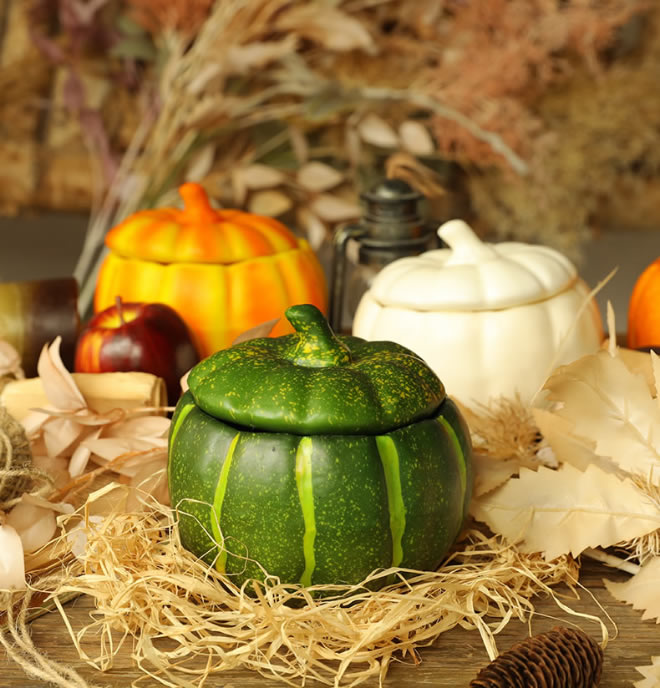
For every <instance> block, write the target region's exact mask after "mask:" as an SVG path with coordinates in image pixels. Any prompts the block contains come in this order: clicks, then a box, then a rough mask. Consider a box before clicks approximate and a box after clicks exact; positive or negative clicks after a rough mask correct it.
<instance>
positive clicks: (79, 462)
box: [69, 428, 101, 478]
mask: <svg viewBox="0 0 660 688" xmlns="http://www.w3.org/2000/svg"><path fill="white" fill-rule="evenodd" d="M100 434H101V429H100V428H99V429H98V430H96V431H95V432H93V433H92V434H91V435H90V436H89V437H88V439H98V437H99V435H100ZM91 456H92V450H91V449H90V448H89V447H88V446H86V445H85V444H79V445H78V446H77V447H76V448H75V449H74V450H73V454H72V455H71V459H70V461H69V475H70V476H71V477H72V478H77V477H78V476H79V475H82V474H83V473H84V472H85V469H86V468H87V464H88V463H89V459H90V457H91Z"/></svg>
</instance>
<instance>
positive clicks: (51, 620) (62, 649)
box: [0, 560, 660, 688]
mask: <svg viewBox="0 0 660 688" xmlns="http://www.w3.org/2000/svg"><path fill="white" fill-rule="evenodd" d="M627 577H628V575H627V574H625V573H622V572H619V571H614V570H612V569H607V568H606V567H604V566H603V565H601V564H597V563H596V562H593V561H591V560H587V561H585V562H584V564H583V567H582V574H581V579H580V580H581V583H582V584H583V585H585V586H586V587H587V589H588V590H589V591H590V592H591V593H593V595H594V596H595V597H596V599H597V600H598V602H599V603H600V604H601V605H602V607H603V608H604V609H605V610H606V612H607V613H608V614H609V615H610V616H611V617H612V619H613V621H614V622H615V624H616V627H617V628H616V629H615V628H614V627H613V626H612V624H611V623H609V622H608V630H609V633H610V636H611V639H610V642H609V644H608V646H607V649H606V650H605V661H604V671H603V677H602V680H601V683H600V686H601V688H623V686H632V685H634V682H636V681H640V680H642V678H643V677H642V676H641V675H640V674H639V673H638V672H637V671H636V670H635V667H636V666H644V665H648V664H651V656H652V655H655V656H658V655H660V625H657V624H655V623H653V622H652V621H644V622H643V621H642V620H641V613H640V612H637V611H635V610H633V609H632V608H631V607H629V606H626V605H624V604H621V603H619V602H617V601H615V600H614V599H613V598H612V597H611V596H610V595H609V593H608V592H607V590H606V589H605V588H604V587H603V582H602V580H603V578H609V579H612V580H625V579H626V578H627ZM567 602H568V604H569V606H571V608H573V609H574V610H577V611H580V612H587V613H590V614H597V615H599V616H600V618H602V619H603V620H606V616H605V613H604V612H603V611H599V609H598V606H597V605H596V603H595V602H594V601H593V599H591V596H590V595H589V594H588V593H586V592H584V591H582V592H581V599H580V600H567ZM535 606H536V610H537V615H536V616H535V617H534V619H533V620H532V632H533V633H534V634H536V633H540V632H543V631H546V630H549V629H551V628H552V627H553V626H556V625H557V624H558V623H571V622H577V623H578V624H579V626H580V627H581V628H582V629H583V630H584V631H586V632H588V633H590V634H591V635H592V636H593V637H594V638H596V639H597V640H599V641H600V628H599V627H598V625H597V624H596V623H595V622H591V621H587V620H584V619H579V618H575V617H569V616H568V615H567V614H565V613H564V612H562V611H561V610H560V609H559V608H558V607H557V606H556V605H555V603H554V602H552V601H551V600H548V599H541V598H539V599H537V600H536V602H535ZM91 609H92V607H91V604H90V600H89V598H78V599H77V600H74V601H73V602H70V603H68V605H67V610H68V614H69V616H70V618H71V620H72V622H73V625H74V627H80V626H82V625H84V623H85V621H86V619H87V618H88V614H89V612H90V610H91ZM549 617H552V618H549ZM527 633H528V627H527V624H523V623H521V622H518V621H512V622H510V623H509V625H508V626H507V627H506V628H505V630H504V631H503V632H502V633H501V634H500V635H499V636H498V637H497V642H498V648H499V651H500V652H504V651H505V650H507V649H508V648H509V647H510V646H511V645H512V644H514V643H515V642H517V641H519V640H522V639H524V638H525V637H526V636H527ZM615 635H616V637H612V636H615ZM32 637H33V640H34V643H35V645H36V646H37V647H38V648H40V649H42V650H43V651H45V652H46V653H47V654H48V655H49V656H50V657H52V658H54V659H57V660H60V661H64V662H66V663H67V665H69V666H71V667H73V668H75V669H76V670H77V671H78V672H79V673H80V675H81V676H83V677H84V678H85V679H86V680H88V681H89V682H90V683H94V684H95V685H97V686H108V687H112V688H115V687H116V688H119V687H121V688H128V686H130V685H131V682H132V681H133V680H135V679H136V678H138V677H139V676H140V675H141V674H140V673H139V672H137V671H136V670H135V668H134V666H133V663H132V661H131V657H130V654H129V652H128V650H127V651H126V652H125V653H123V654H122V655H120V656H119V657H118V658H117V660H116V662H115V666H114V668H113V669H112V670H110V671H108V672H106V673H104V674H101V673H99V672H98V671H96V670H95V669H92V668H91V667H88V666H87V665H85V664H84V663H83V662H82V661H81V660H80V659H79V658H78V656H77V654H76V651H75V649H74V648H73V646H72V645H71V642H70V640H69V637H68V634H67V632H66V630H65V628H64V625H63V623H62V620H61V618H60V616H59V614H58V613H56V612H53V613H49V614H46V615H45V616H42V617H40V618H38V619H36V620H35V621H33V622H32ZM419 658H420V660H421V661H420V663H419V664H418V665H416V666H415V665H412V664H410V663H395V664H394V665H393V666H392V668H391V669H390V671H389V673H388V676H387V678H386V680H385V684H384V685H385V688H394V687H395V686H396V687H397V688H407V687H410V688H412V687H413V686H422V687H424V686H429V687H430V686H433V688H442V687H443V686H452V687H453V688H460V687H462V686H465V687H467V686H468V685H469V683H470V681H471V679H472V678H474V676H475V675H476V674H477V672H478V670H479V669H480V668H481V667H482V666H484V665H486V664H487V663H488V661H489V660H488V656H487V654H486V651H485V649H484V647H483V645H482V643H481V640H480V636H479V634H478V632H476V631H464V630H462V629H458V628H457V629H454V630H452V631H449V632H447V633H445V634H443V635H441V636H440V637H439V638H438V640H436V642H435V643H434V645H432V646H430V647H426V648H421V649H420V651H419ZM44 685H45V684H44V683H41V682H39V681H36V680H33V679H29V678H27V677H26V676H25V674H24V673H23V671H22V670H21V669H20V667H18V666H17V665H15V664H13V663H11V662H10V661H9V659H8V658H7V657H6V655H4V654H3V650H1V649H0V686H2V687H5V686H7V687H8V688H9V687H14V686H17V687H18V686H20V687H21V688H38V687H40V686H44ZM139 685H140V686H158V685H160V684H158V683H157V682H156V681H152V680H151V679H148V680H146V681H144V682H140V684H139ZM206 685H207V686H209V687H213V688H216V687H220V686H222V687H223V688H237V687H239V686H240V687H241V688H257V687H258V688H275V687H276V686H280V687H281V686H284V685H286V684H284V683H282V682H281V681H279V680H277V679H274V678H271V677H264V676H261V675H259V674H257V673H255V672H252V671H248V670H242V671H237V670H232V671H228V672H226V673H222V674H217V675H216V676H215V677H214V678H213V679H211V680H209V681H208V682H207V684H206ZM319 685H320V684H318V683H314V682H309V681H308V682H307V683H306V686H319ZM361 685H362V686H364V687H365V688H374V687H375V686H377V685H378V681H377V680H376V679H374V680H370V681H368V682H365V683H363V684H361Z"/></svg>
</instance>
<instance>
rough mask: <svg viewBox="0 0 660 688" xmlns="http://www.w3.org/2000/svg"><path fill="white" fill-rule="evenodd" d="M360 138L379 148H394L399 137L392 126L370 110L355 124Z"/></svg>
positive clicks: (397, 143)
mask: <svg viewBox="0 0 660 688" xmlns="http://www.w3.org/2000/svg"><path fill="white" fill-rule="evenodd" d="M357 129H358V132H359V134H360V136H361V137H362V140H363V141H365V142H366V143H370V144H371V145H372V146H379V147H380V148H396V147H397V146H398V145H399V137H398V136H397V134H396V132H395V131H394V129H392V127H391V126H390V125H389V124H388V123H387V122H386V121H385V120H384V119H382V118H381V117H379V116H378V115H375V114H374V113H373V112H370V113H369V114H368V115H366V116H365V117H363V118H362V120H361V121H360V123H359V124H358V126H357Z"/></svg>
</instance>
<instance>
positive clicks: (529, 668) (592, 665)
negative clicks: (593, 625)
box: [470, 627, 603, 688]
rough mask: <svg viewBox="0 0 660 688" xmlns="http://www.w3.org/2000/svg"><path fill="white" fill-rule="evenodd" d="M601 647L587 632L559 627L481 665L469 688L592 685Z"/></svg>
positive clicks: (585, 687) (600, 660) (589, 687)
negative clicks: (482, 666) (484, 665)
mask: <svg viewBox="0 0 660 688" xmlns="http://www.w3.org/2000/svg"><path fill="white" fill-rule="evenodd" d="M602 667H603V650H602V649H601V647H600V646H599V645H598V644H597V643H596V642H595V641H594V640H593V639H592V638H591V637H590V636H588V635H587V634H586V633H584V632H583V631H580V630H574V629H572V628H564V627H558V628H554V629H552V631H549V632H547V633H541V634H540V635H536V636H534V637H532V638H527V639H526V640H524V641H522V642H520V643H518V644H516V645H514V646H513V647H512V648H511V649H510V650H508V651H507V652H505V653H504V654H502V655H500V656H499V657H497V658H496V659H494V660H493V661H492V662H491V663H490V664H489V665H488V666H486V667H484V668H483V669H482V670H481V671H480V672H479V674H478V675H477V677H476V678H475V679H474V680H473V681H472V682H471V683H470V688H519V687H520V688H594V687H595V686H597V685H598V684H599V682H600V675H601V671H602Z"/></svg>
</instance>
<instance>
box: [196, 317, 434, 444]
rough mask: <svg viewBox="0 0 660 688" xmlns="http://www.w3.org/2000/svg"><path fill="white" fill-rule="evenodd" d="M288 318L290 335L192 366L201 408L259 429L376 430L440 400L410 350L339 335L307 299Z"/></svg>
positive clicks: (415, 416)
mask: <svg viewBox="0 0 660 688" xmlns="http://www.w3.org/2000/svg"><path fill="white" fill-rule="evenodd" d="M286 317H287V319H288V320H289V322H290V323H291V325H292V326H293V328H294V329H295V333H294V334H289V335H285V336H283V337H274V338H262V339H253V340H250V341H247V342H244V343H242V344H238V345H236V346H233V347H230V348H228V349H223V350H221V351H218V352H216V353H215V354H213V355H211V356H209V357H208V358H206V359H204V360H203V361H201V362H200V363H198V364H197V365H196V366H195V367H194V368H193V369H192V371H191V372H190V375H189V376H188V386H189V389H190V393H191V394H192V396H193V398H194V400H195V402H196V403H197V405H198V406H199V407H200V408H201V409H202V410H204V411H205V412H206V413H208V414H210V415H211V416H214V417H216V418H218V419H220V420H222V421H225V422H229V423H233V424H236V425H240V426H244V427H249V428H254V429H257V430H266V431H272V432H290V433H297V434H314V435H319V434H380V433H383V432H389V431H391V430H394V429H396V428H398V427H401V426H403V425H408V424H409V423H412V422H414V421H417V420H421V419H423V418H428V417H430V416H432V415H433V414H434V413H435V411H436V410H437V408H438V407H439V406H440V404H441V403H442V401H443V400H444V398H445V389H444V386H443V384H442V382H440V380H439V379H438V377H437V376H436V375H435V373H434V372H433V371H432V370H431V369H430V368H429V367H428V366H427V365H426V363H425V362H424V361H423V360H422V359H421V358H420V357H419V356H417V355H416V354H414V353H413V352H412V351H410V350H409V349H406V348H405V347H403V346H401V345H399V344H395V343H393V342H368V341H365V340H363V339H359V338H358V337H344V336H337V335H335V334H334V333H333V331H332V330H331V329H330V326H329V325H328V322H327V320H326V319H325V318H324V316H323V314H322V313H321V312H320V311H319V310H318V308H316V307H315V306H312V305H310V304H303V305H298V306H292V307H290V308H289V309H287V311H286Z"/></svg>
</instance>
